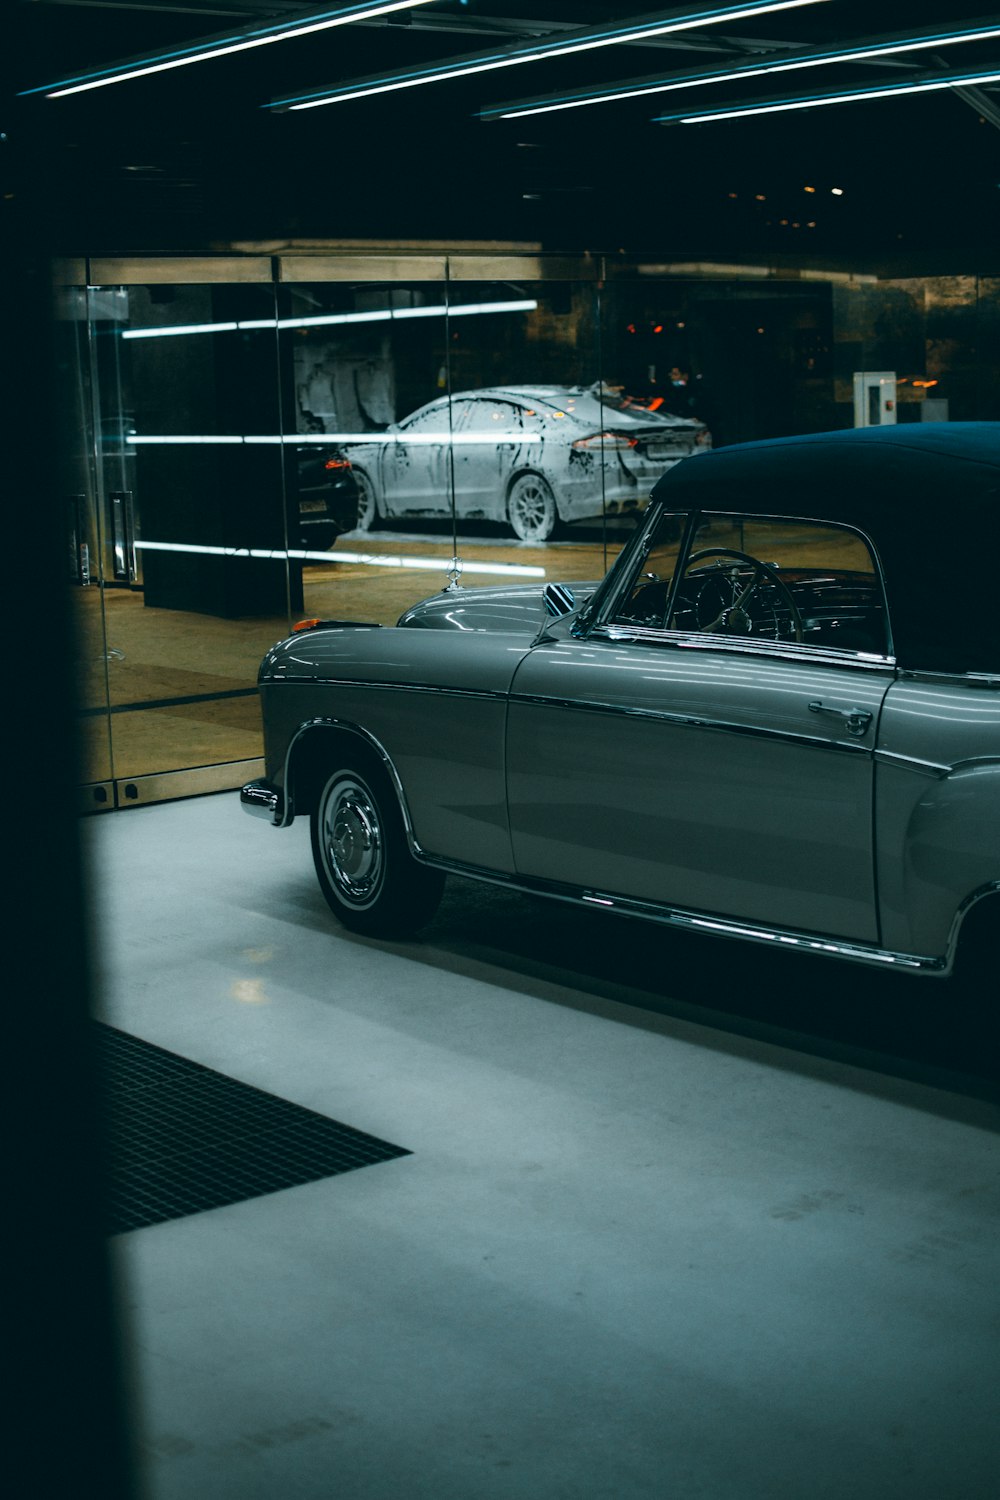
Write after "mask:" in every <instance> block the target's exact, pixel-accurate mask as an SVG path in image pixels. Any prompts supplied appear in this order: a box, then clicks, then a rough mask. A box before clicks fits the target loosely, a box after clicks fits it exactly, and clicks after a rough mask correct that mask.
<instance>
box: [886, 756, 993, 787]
mask: <svg viewBox="0 0 1000 1500" xmlns="http://www.w3.org/2000/svg"><path fill="white" fill-rule="evenodd" d="M875 759H876V760H877V761H881V762H883V763H884V764H886V765H893V766H902V768H903V769H904V770H907V771H918V772H921V773H922V774H923V775H925V776H933V777H935V778H936V779H937V780H939V781H941V780H943V779H944V778H945V777H946V776H954V775H955V773H956V772H957V771H968V770H969V769H970V768H971V767H973V766H1000V755H970V756H968V757H967V758H966V759H965V760H956V761H951V762H950V763H949V764H947V765H946V764H945V763H944V762H943V761H936V760H919V759H918V758H917V757H916V756H915V755H900V754H899V753H898V752H897V751H895V750H876V751H875Z"/></svg>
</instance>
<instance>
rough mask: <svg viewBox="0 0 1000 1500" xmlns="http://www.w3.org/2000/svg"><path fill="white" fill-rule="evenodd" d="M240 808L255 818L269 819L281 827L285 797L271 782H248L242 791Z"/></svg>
mask: <svg viewBox="0 0 1000 1500" xmlns="http://www.w3.org/2000/svg"><path fill="white" fill-rule="evenodd" d="M240 806H241V807H242V809H243V811H244V812H248V813H250V814H251V816H252V817H254V818H267V819H268V820H269V821H270V822H272V823H275V824H279V825H280V824H281V822H282V820H283V818H284V815H285V796H284V793H283V792H282V791H281V790H280V788H279V787H276V786H274V784H273V783H272V782H270V781H264V780H263V779H261V780H259V781H248V782H247V784H246V786H244V787H242V788H241V789H240Z"/></svg>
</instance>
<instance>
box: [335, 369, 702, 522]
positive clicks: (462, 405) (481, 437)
mask: <svg viewBox="0 0 1000 1500" xmlns="http://www.w3.org/2000/svg"><path fill="white" fill-rule="evenodd" d="M710 443H711V438H710V434H709V433H708V430H707V428H706V427H705V425H704V423H702V422H699V421H697V420H695V419H694V418H691V417H675V416H672V415H671V414H670V413H669V412H667V411H663V410H659V409H657V410H651V409H650V408H649V407H648V406H643V405H641V404H639V403H637V402H629V401H628V400H627V399H624V400H623V399H622V398H621V396H620V395H618V394H617V393H616V392H614V391H610V390H607V391H606V390H597V391H595V390H593V389H589V388H588V389H583V388H580V387H571V386H554V385H545V386H541V385H540V386H521V385H517V386H494V387H491V388H489V389H486V390H478V391H461V392H459V393H457V394H455V395H452V396H442V397H440V398H439V399H438V400H436V401H431V402H429V403H428V404H427V405H426V406H422V407H421V408H420V409H419V411H415V412H413V413H412V415H411V416H409V417H406V418H404V420H403V421H402V422H399V423H397V424H395V425H393V426H392V427H390V428H389V429H388V431H387V432H386V433H384V434H380V435H379V439H378V440H377V441H368V442H365V441H363V440H362V441H359V442H357V443H348V444H346V445H345V447H344V453H345V455H346V456H347V458H349V460H350V462H351V465H352V468H353V474H354V480H355V483H356V484H357V485H358V486H359V488H360V489H361V491H362V500H361V504H360V508H359V523H360V525H361V526H362V527H367V526H371V525H374V524H375V523H376V522H377V521H379V520H386V519H389V518H397V519H398V518H401V517H406V516H450V514H451V494H452V485H454V495H455V508H456V512H457V514H458V515H459V516H460V517H462V518H463V519H466V520H468V519H472V518H482V519H484V520H488V521H501V522H507V523H508V524H509V525H510V527H511V529H512V530H513V531H514V533H515V535H516V536H519V537H520V538H521V539H522V540H524V541H545V540H546V539H547V538H548V537H550V536H551V535H552V532H553V531H554V529H555V527H556V525H557V523H559V522H560V521H562V522H572V521H582V520H592V519H593V518H595V517H597V516H600V515H602V514H610V515H621V514H625V513H628V512H631V511H636V510H638V509H640V508H641V507H642V506H643V505H645V503H646V500H647V498H648V496H649V491H650V490H651V489H652V487H653V485H654V484H655V482H656V480H657V479H658V478H659V477H660V475H661V474H663V473H664V472H665V471H666V470H667V469H668V468H669V467H671V465H673V464H675V463H677V462H678V461H679V460H680V459H682V458H687V457H690V456H691V455H692V454H694V453H697V452H700V451H702V450H704V449H705V448H707V447H708V446H710Z"/></svg>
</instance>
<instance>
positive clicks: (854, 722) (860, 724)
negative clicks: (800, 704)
mask: <svg viewBox="0 0 1000 1500" xmlns="http://www.w3.org/2000/svg"><path fill="white" fill-rule="evenodd" d="M809 711H810V713H814V714H834V715H835V716H836V717H837V718H838V719H843V721H844V723H845V724H846V726H847V732H848V734H854V735H858V736H859V737H860V736H861V735H863V734H866V733H867V731H868V726H869V724H870V723H871V721H872V716H871V714H870V713H869V712H868V710H867V709H866V708H828V707H827V705H826V704H825V703H821V702H820V700H819V699H818V698H817V699H815V700H814V701H813V702H812V703H810V704H809Z"/></svg>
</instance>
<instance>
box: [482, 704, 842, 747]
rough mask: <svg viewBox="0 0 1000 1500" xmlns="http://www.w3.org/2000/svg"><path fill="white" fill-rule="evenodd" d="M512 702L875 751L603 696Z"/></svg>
mask: <svg viewBox="0 0 1000 1500" xmlns="http://www.w3.org/2000/svg"><path fill="white" fill-rule="evenodd" d="M510 702H511V703H524V704H531V705H533V706H534V707H537V708H571V709H575V710H577V711H579V712H581V713H599V714H611V715H614V716H616V717H619V718H625V719H650V720H652V721H653V722H655V723H660V724H677V725H681V726H683V727H684V728H688V729H714V730H719V731H721V732H722V733H724V734H739V735H743V736H745V737H746V738H747V739H760V740H779V741H782V742H783V743H786V744H787V743H791V744H794V745H814V746H816V747H817V748H818V749H820V750H838V751H840V750H847V751H849V752H852V753H854V754H857V753H859V752H860V753H861V754H862V755H871V754H872V749H871V746H869V745H862V744H860V743H859V742H858V741H857V740H856V739H852V740H829V739H824V738H823V736H822V735H815V734H796V733H795V732H794V730H791V729H764V728H761V727H759V726H757V725H754V724H740V723H737V722H735V721H731V720H729V719H703V718H701V717H699V716H698V715H695V714H678V713H671V712H669V710H667V709H659V708H632V707H630V706H628V705H626V704H621V703H605V702H602V701H601V700H600V699H596V698H594V699H586V700H585V699H581V698H554V697H548V696H546V695H545V694H542V693H511V695H510Z"/></svg>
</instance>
